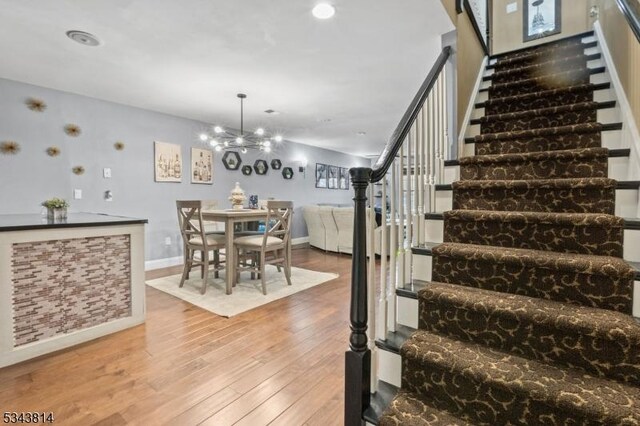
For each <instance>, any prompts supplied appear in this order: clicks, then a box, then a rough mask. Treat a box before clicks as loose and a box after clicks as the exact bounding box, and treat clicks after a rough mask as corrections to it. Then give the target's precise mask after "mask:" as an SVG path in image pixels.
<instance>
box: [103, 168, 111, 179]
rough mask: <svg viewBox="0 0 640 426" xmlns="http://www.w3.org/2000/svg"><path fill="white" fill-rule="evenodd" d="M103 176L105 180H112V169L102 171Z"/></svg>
mask: <svg viewBox="0 0 640 426" xmlns="http://www.w3.org/2000/svg"><path fill="white" fill-rule="evenodd" d="M102 175H103V176H104V178H105V179H110V178H111V169H110V168H109V167H105V168H104V169H103V170H102Z"/></svg>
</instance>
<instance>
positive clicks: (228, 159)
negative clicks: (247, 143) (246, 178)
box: [222, 151, 251, 170]
mask: <svg viewBox="0 0 640 426" xmlns="http://www.w3.org/2000/svg"><path fill="white" fill-rule="evenodd" d="M222 164H224V168H225V169H227V170H238V169H239V168H240V165H241V164H242V159H241V158H240V154H238V153H237V152H235V151H227V152H225V153H224V155H223V156H222ZM249 167H251V166H249Z"/></svg>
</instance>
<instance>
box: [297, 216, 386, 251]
mask: <svg viewBox="0 0 640 426" xmlns="http://www.w3.org/2000/svg"><path fill="white" fill-rule="evenodd" d="M302 214H303V216H304V219H305V222H306V223H307V230H308V231H309V244H310V245H312V246H313V247H317V248H319V249H321V250H326V251H333V252H339V253H348V254H351V253H352V252H353V247H352V246H353V214H354V209H353V207H330V206H315V205H309V206H304V207H303V208H302ZM368 229H369V216H368V215H367V230H368ZM388 231H390V230H389V229H388ZM373 232H374V238H373V241H374V250H375V253H376V254H378V255H380V254H381V253H382V244H381V242H382V227H380V226H377V225H376V228H375V229H374V231H373ZM367 236H368V233H367ZM386 245H387V247H388V246H389V232H387V244H386ZM387 255H388V254H387Z"/></svg>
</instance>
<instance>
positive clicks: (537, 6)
mask: <svg viewBox="0 0 640 426" xmlns="http://www.w3.org/2000/svg"><path fill="white" fill-rule="evenodd" d="M561 1H562V0H524V11H523V12H522V18H523V22H522V28H523V34H522V41H525V42H526V41H533V40H538V39H540V38H544V37H548V36H550V35H553V34H558V33H560V32H561V31H562V28H561V22H562V19H561V16H560V14H561V10H562V7H561Z"/></svg>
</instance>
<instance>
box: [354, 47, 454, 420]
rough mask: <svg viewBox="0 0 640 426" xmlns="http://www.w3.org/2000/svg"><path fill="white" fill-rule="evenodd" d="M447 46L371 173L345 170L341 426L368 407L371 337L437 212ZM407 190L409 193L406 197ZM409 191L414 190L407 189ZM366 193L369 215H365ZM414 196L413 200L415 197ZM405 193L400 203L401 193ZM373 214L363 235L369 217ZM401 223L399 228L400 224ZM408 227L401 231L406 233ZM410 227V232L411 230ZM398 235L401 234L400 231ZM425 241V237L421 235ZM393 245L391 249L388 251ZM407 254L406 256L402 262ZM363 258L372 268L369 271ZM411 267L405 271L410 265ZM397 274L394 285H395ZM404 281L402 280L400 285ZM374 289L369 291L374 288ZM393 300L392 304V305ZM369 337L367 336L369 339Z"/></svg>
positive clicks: (390, 310) (391, 317) (390, 318)
mask: <svg viewBox="0 0 640 426" xmlns="http://www.w3.org/2000/svg"><path fill="white" fill-rule="evenodd" d="M451 54H452V51H451V47H449V46H447V47H445V48H443V49H442V52H441V53H440V55H439V56H438V59H437V60H436V62H435V64H434V66H433V67H432V68H431V70H430V71H429V74H428V75H427V77H426V79H425V80H424V82H423V83H422V85H421V86H420V89H419V90H418V93H417V94H416V95H415V97H414V98H413V101H412V102H411V104H410V105H409V107H408V108H407V110H406V112H405V114H404V115H403V116H402V119H401V120H400V123H399V124H398V126H397V127H396V129H395V131H394V132H393V134H392V135H391V138H390V139H389V141H388V142H387V144H386V146H385V148H384V149H383V151H382V153H381V154H380V156H379V157H378V159H377V161H376V162H375V164H374V165H373V167H372V168H367V167H358V168H353V169H351V170H350V175H351V182H352V186H353V189H354V193H355V196H354V198H353V200H354V202H355V211H354V227H353V229H354V233H353V257H352V267H351V303H350V328H351V335H350V338H349V350H348V351H347V352H346V354H345V412H344V416H345V417H344V424H345V425H346V426H356V425H362V423H363V413H364V411H365V410H366V409H367V408H368V407H369V404H370V400H371V392H372V391H375V390H376V383H377V377H376V376H375V375H376V368H377V358H376V356H375V353H372V349H373V348H374V347H375V346H374V345H373V342H374V340H375V338H374V336H373V334H374V333H375V334H376V335H377V336H378V337H382V338H383V339H384V338H385V337H384V336H386V332H387V330H388V329H391V330H392V331H393V329H394V327H395V287H396V285H397V282H398V281H403V282H404V280H405V279H406V278H408V275H409V274H406V271H407V263H409V265H410V259H411V256H410V249H411V244H412V241H413V240H414V238H415V240H416V242H419V239H420V232H421V230H422V229H423V228H422V226H423V222H424V213H425V212H426V211H432V210H433V208H434V201H435V200H434V195H433V193H434V188H435V184H437V183H442V180H443V178H444V160H445V159H447V158H446V157H447V153H448V152H449V149H448V147H449V141H448V140H447V127H448V126H447V108H446V101H447V96H446V93H447V91H446V73H445V72H443V71H444V70H445V65H446V63H447V61H448V60H449V57H450V56H451ZM390 170H391V175H392V176H391V181H392V182H391V188H390V189H391V191H390V192H389V195H390V197H391V213H392V217H391V226H390V231H389V232H391V235H390V240H391V244H387V243H386V239H387V236H388V235H387V232H386V231H387V226H386V216H387V202H386V195H387V186H388V182H387V178H386V177H387V174H388V173H389V171H390ZM377 182H381V186H382V190H381V196H383V197H384V198H383V199H382V203H381V206H382V207H381V210H382V230H381V231H382V237H381V238H380V241H381V242H380V245H381V253H382V256H381V258H382V261H381V263H382V268H383V271H382V273H381V274H380V275H381V277H384V278H381V279H382V282H381V287H382V288H381V291H380V299H379V300H378V302H379V303H378V306H379V314H380V316H381V317H382V318H381V319H378V322H377V323H376V317H375V307H376V303H375V301H376V299H375V283H374V282H373V279H372V278H373V277H374V268H375V250H374V247H373V228H374V226H373V224H374V220H375V217H374V216H373V197H374V192H373V185H372V184H375V183H377ZM405 186H406V187H407V188H408V191H405ZM412 187H413V189H412ZM367 190H368V191H369V198H370V199H371V209H370V210H369V212H368V211H367V199H368V197H367ZM412 191H414V192H415V195H413V194H412ZM405 192H407V195H406V196H405V195H404V193H405ZM368 213H369V214H370V219H369V223H370V224H371V225H370V226H369V235H367V214H368ZM398 224H399V225H398ZM405 224H406V232H404V231H403V229H404V226H405ZM414 224H415V226H414ZM398 228H400V229H401V231H398ZM423 234H424V233H423ZM388 245H390V246H391V247H387V246H388ZM386 252H389V254H390V255H391V256H390V262H389V263H390V265H389V266H390V271H391V274H390V282H387V280H386V275H387V274H386V269H387V260H386V255H385V253H386ZM405 253H408V254H407V256H406V257H405ZM367 257H369V259H370V262H369V265H368V266H367ZM409 268H410V266H409ZM396 275H398V277H399V278H398V279H396ZM405 275H406V278H405ZM372 287H373V288H372ZM389 298H391V300H389ZM368 331H369V335H368V334H367V332H368Z"/></svg>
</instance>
